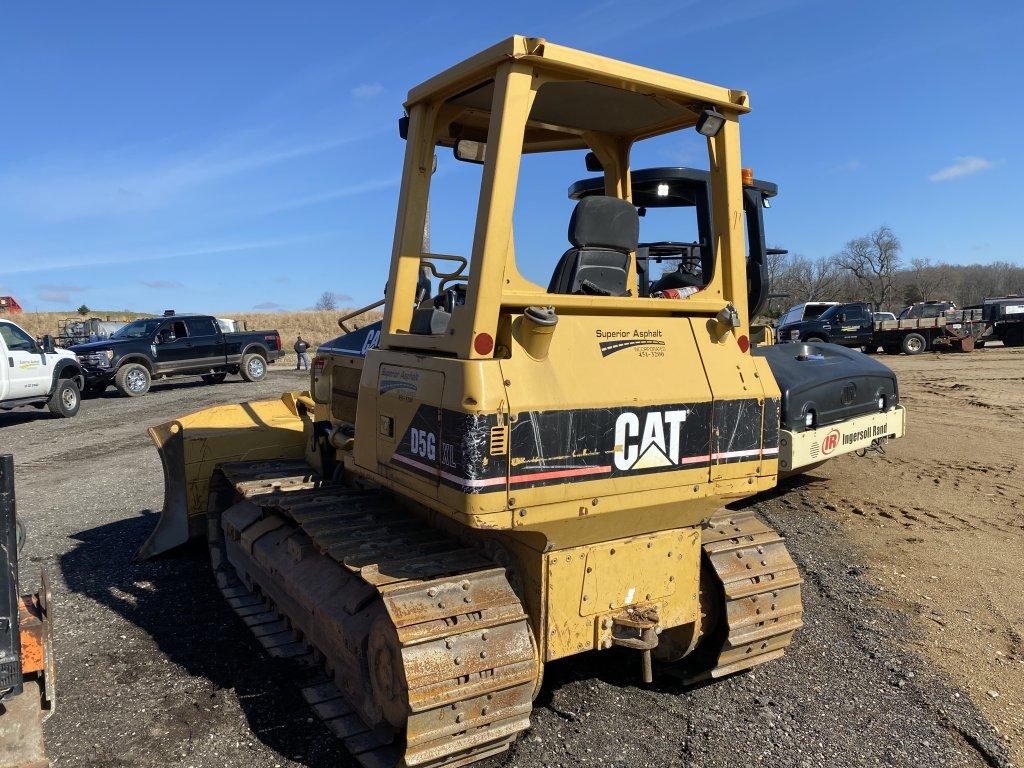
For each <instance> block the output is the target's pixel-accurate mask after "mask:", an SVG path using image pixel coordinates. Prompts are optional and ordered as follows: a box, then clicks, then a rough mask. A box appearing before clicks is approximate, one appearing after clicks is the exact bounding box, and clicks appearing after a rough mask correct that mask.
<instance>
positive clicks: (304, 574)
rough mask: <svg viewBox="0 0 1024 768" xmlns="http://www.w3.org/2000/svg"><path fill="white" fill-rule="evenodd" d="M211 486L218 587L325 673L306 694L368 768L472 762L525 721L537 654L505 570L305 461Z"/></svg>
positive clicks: (243, 472) (238, 466)
mask: <svg viewBox="0 0 1024 768" xmlns="http://www.w3.org/2000/svg"><path fill="white" fill-rule="evenodd" d="M216 481H217V482H216V483H215V484H213V485H212V486H211V496H210V507H209V516H208V519H209V541H210V557H211V563H212V565H213V568H214V573H215V576H216V579H217V584H218V586H219V587H220V589H221V591H222V592H223V594H224V596H225V598H226V599H227V601H228V603H229V605H230V606H231V607H232V608H233V609H234V610H235V611H236V612H237V613H238V615H239V616H240V617H241V618H242V620H243V621H244V622H245V623H246V624H247V625H248V626H249V627H250V629H251V630H252V632H253V634H254V635H255V636H256V638H257V640H258V641H259V642H260V644H261V645H262V646H263V647H264V648H265V649H266V651H267V652H268V653H269V654H270V655H271V656H274V657H280V658H292V659H298V660H299V661H303V662H306V663H309V664H310V665H312V666H314V667H319V668H320V669H322V670H323V675H322V677H321V678H319V679H318V680H317V681H316V682H314V683H313V684H311V685H308V686H306V687H305V688H304V689H303V691H302V693H303V696H304V698H305V699H306V701H307V702H308V703H309V705H310V706H311V707H312V709H313V711H314V712H315V713H316V714H317V715H318V716H319V717H320V718H321V719H322V720H323V722H324V723H325V724H326V726H327V728H328V729H329V730H330V731H331V732H332V733H333V734H335V735H336V736H337V737H338V738H340V739H342V740H343V741H344V743H345V746H346V747H347V748H348V750H349V752H351V753H352V755H353V756H354V757H355V758H356V760H357V761H358V762H359V763H360V764H361V765H362V766H364V767H365V768H392V767H394V766H425V767H428V768H440V766H446V767H452V768H454V766H462V765H468V764H469V763H473V762H476V761H477V760H482V759H484V758H486V757H490V756H492V755H495V754H499V753H501V752H503V751H505V750H506V749H508V747H509V745H510V744H511V743H512V742H513V741H514V740H515V738H516V737H517V736H518V734H519V733H520V732H522V731H523V730H525V729H526V728H528V727H529V724H530V721H529V717H530V711H531V708H532V700H533V693H534V690H535V688H536V684H537V680H538V677H539V672H540V670H539V661H538V653H537V648H536V644H535V642H534V638H533V635H532V632H531V629H530V626H529V623H528V620H527V616H526V614H525V612H524V610H523V607H522V604H521V602H520V600H519V598H518V597H517V596H516V594H515V592H514V591H513V589H512V587H511V586H510V584H509V582H508V579H507V578H506V575H505V569H504V568H501V567H496V566H495V564H494V563H493V562H492V561H490V560H488V559H487V558H486V557H484V555H483V554H482V553H481V552H480V551H478V550H476V549H472V548H469V547H466V546H465V545H463V544H462V543H460V542H459V541H457V540H456V539H454V538H452V537H451V536H448V535H446V534H445V533H444V532H442V531H439V530H437V529H435V528H433V527H431V526H429V525H427V524H426V523H423V522H420V521H419V520H418V519H417V518H416V517H415V516H413V515H411V514H409V513H408V512H406V511H404V510H401V509H399V507H398V505H397V503H396V502H395V501H394V500H393V499H392V498H391V497H389V496H387V495H386V494H385V493H383V492H381V491H377V490H361V489H352V488H348V487H345V486H343V485H341V484H339V483H332V482H326V481H323V480H321V479H320V478H318V477H317V476H316V475H315V473H314V472H313V471H312V470H311V468H310V467H309V466H308V465H307V464H305V462H302V461H266V462H253V463H235V464H225V465H223V466H222V467H221V468H220V471H219V475H218V477H217V478H216Z"/></svg>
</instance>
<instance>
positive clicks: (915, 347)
mask: <svg viewBox="0 0 1024 768" xmlns="http://www.w3.org/2000/svg"><path fill="white" fill-rule="evenodd" d="M900 347H901V348H902V349H903V351H904V352H906V353H907V354H908V355H919V354H921V353H922V352H924V351H925V350H926V349H928V341H927V339H925V337H924V336H922V335H921V334H920V333H908V334H907V335H906V336H904V337H903V343H902V344H900Z"/></svg>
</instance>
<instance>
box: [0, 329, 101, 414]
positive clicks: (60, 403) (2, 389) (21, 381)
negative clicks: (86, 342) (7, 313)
mask: <svg viewBox="0 0 1024 768" xmlns="http://www.w3.org/2000/svg"><path fill="white" fill-rule="evenodd" d="M84 384H85V374H84V373H83V371H82V367H81V366H80V365H79V364H78V360H77V359H76V358H75V353H74V352H71V351H70V350H67V349H57V348H55V347H54V346H53V339H52V338H51V337H49V336H44V337H43V340H42V342H38V341H36V340H35V339H34V338H32V336H30V335H29V334H28V333H26V332H25V331H24V330H23V329H22V328H19V327H18V326H17V325H15V324H14V323H12V322H11V321H10V320H5V319H3V318H0V411H9V410H11V409H12V408H18V407H19V406H23V405H34V406H35V407H36V408H43V407H44V406H46V407H49V409H50V412H51V413H54V414H56V415H58V416H74V415H75V414H76V413H78V407H79V405H81V402H82V387H83V386H84Z"/></svg>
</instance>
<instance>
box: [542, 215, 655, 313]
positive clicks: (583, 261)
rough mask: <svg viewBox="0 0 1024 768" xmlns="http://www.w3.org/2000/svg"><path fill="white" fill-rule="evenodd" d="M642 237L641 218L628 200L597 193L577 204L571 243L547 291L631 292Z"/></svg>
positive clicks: (570, 228) (572, 224)
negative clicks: (633, 258)
mask: <svg viewBox="0 0 1024 768" xmlns="http://www.w3.org/2000/svg"><path fill="white" fill-rule="evenodd" d="M639 236H640V218H639V216H637V212H636V208H634V207H633V204H632V203H630V202H629V201H628V200H621V199H619V198H617V197H606V196H604V195H594V196H593V197H585V198H583V199H582V200H580V201H579V202H578V203H577V204H576V208H575V209H574V210H573V212H572V218H571V219H570V220H569V242H571V243H572V244H573V246H574V247H573V248H570V249H569V250H568V251H566V252H565V253H564V254H563V255H562V258H561V259H559V261H558V265H557V266H556V267H555V271H554V273H553V274H552V276H551V282H550V283H549V284H548V293H575V294H589V295H593V296H626V295H628V293H629V291H628V286H627V278H628V274H629V259H630V254H631V253H632V252H633V251H635V250H636V246H637V240H638V239H639Z"/></svg>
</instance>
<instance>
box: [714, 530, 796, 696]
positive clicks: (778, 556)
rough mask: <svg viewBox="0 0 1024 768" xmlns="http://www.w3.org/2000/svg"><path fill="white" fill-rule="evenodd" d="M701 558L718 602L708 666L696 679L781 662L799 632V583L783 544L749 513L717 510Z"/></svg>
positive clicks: (720, 675) (781, 540) (794, 566)
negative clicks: (720, 598)
mask: <svg viewBox="0 0 1024 768" xmlns="http://www.w3.org/2000/svg"><path fill="white" fill-rule="evenodd" d="M703 557H704V562H705V564H706V565H709V566H710V570H711V573H712V574H713V575H714V578H715V580H716V581H717V582H718V586H719V587H720V588H721V590H722V596H723V598H724V602H719V603H718V606H719V608H718V610H721V611H722V613H721V614H720V615H719V616H718V617H717V618H718V622H717V624H718V630H717V631H716V632H713V633H712V634H711V635H710V636H709V637H708V639H707V641H706V643H707V644H706V646H705V650H710V651H711V652H712V656H713V658H712V660H711V663H710V664H708V665H707V667H706V668H705V671H704V672H703V673H702V674H701V675H699V678H704V679H706V678H719V677H725V676H726V675H731V674H733V673H735V672H741V671H743V670H745V669H750V668H751V667H754V666H757V665H758V664H764V663H765V662H767V661H772V660H773V659H777V658H779V657H781V656H782V655H783V654H784V653H785V650H786V646H788V645H789V643H790V641H791V640H792V639H793V634H794V633H795V632H796V631H797V630H798V629H800V628H801V627H802V626H803V603H802V602H801V599H800V585H801V584H802V583H803V579H802V578H801V577H800V573H799V571H798V570H797V567H796V563H794V562H793V558H792V557H790V555H789V552H788V551H787V549H786V544H785V539H784V538H783V537H782V536H780V535H779V534H778V533H776V532H775V531H774V530H773V529H772V528H770V527H769V526H767V525H765V524H764V523H763V522H762V521H761V520H760V519H758V518H757V516H756V515H755V514H754V513H753V512H749V511H747V512H731V511H729V510H723V511H722V512H720V513H718V514H717V515H715V516H713V517H712V518H711V519H710V520H709V521H708V525H707V527H706V528H705V529H704V531H703Z"/></svg>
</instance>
